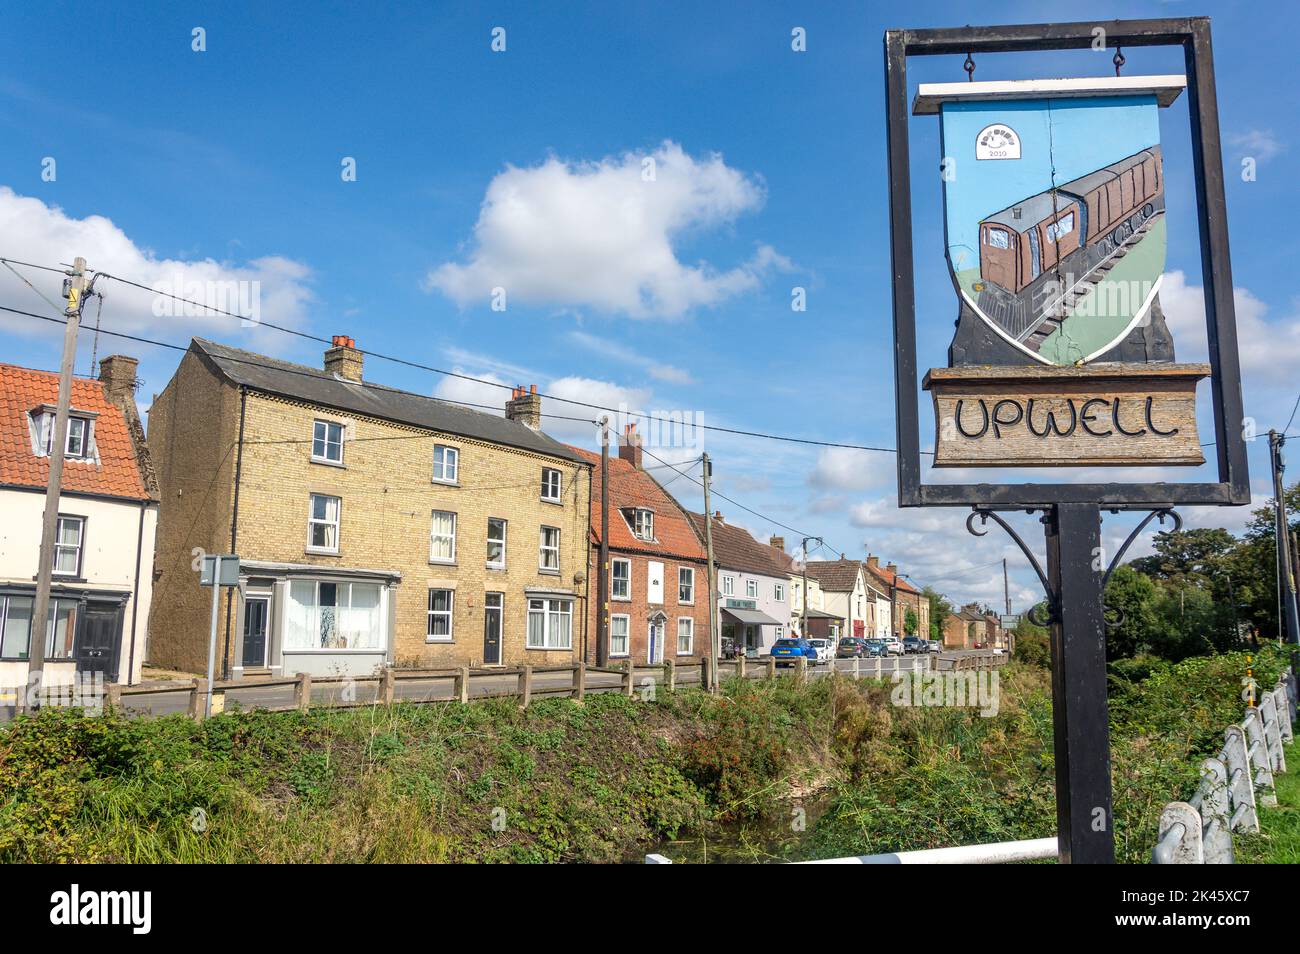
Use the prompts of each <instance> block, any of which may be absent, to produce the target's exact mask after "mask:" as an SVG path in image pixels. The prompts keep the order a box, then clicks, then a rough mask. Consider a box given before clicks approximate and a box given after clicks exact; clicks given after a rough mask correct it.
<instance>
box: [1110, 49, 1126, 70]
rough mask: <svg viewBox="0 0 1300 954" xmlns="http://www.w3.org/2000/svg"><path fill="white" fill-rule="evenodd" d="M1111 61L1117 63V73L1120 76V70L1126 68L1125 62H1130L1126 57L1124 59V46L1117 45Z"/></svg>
mask: <svg viewBox="0 0 1300 954" xmlns="http://www.w3.org/2000/svg"><path fill="white" fill-rule="evenodd" d="M1111 62H1112V63H1114V64H1115V75H1116V76H1119V71H1120V70H1122V69H1123V68H1124V64H1125V63H1127V62H1128V61H1127V60H1126V59H1124V48H1123V47H1119V46H1117V47H1115V55H1114V57H1112V58H1111Z"/></svg>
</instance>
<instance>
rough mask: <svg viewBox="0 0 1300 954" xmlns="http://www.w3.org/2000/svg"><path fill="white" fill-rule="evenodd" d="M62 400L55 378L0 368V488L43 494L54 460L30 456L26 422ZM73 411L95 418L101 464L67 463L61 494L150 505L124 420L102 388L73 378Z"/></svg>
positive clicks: (99, 385) (79, 461) (94, 381)
mask: <svg viewBox="0 0 1300 954" xmlns="http://www.w3.org/2000/svg"><path fill="white" fill-rule="evenodd" d="M58 399H59V376H58V375H57V374H52V373H50V372H48V371H32V370H31V369H29V368H20V367H17V366H15V365H12V364H0V485H8V486H11V487H13V486H17V487H39V488H40V489H42V490H44V489H45V487H46V484H47V482H48V480H49V476H50V460H49V458H48V457H38V456H37V455H36V454H35V453H33V452H32V439H31V432H30V430H29V429H28V424H27V421H28V415H29V414H30V413H31V411H32V410H33V409H34V408H38V407H41V406H42V405H46V404H48V405H50V406H51V407H52V406H54V404H55V403H57V402H58ZM72 409H73V411H88V412H93V413H94V414H96V415H97V416H96V417H95V424H94V435H95V447H96V448H97V449H98V451H99V460H98V462H94V461H82V460H66V461H65V462H64V465H63V489H64V490H65V491H68V492H71V493H87V494H103V495H106V496H110V497H128V498H130V499H133V500H148V499H149V494H148V492H147V491H146V490H145V485H144V481H143V479H142V478H141V476H140V467H139V464H138V463H137V461H136V456H135V445H134V443H133V442H132V441H131V434H130V431H129V430H128V428H127V423H126V417H125V416H124V415H123V414H122V411H121V410H120V409H119V408H118V407H117V406H116V405H114V404H112V403H111V402H110V401H109V400H108V398H107V397H106V396H105V395H104V387H103V385H102V384H100V383H99V382H98V381H96V380H94V379H91V378H73V379H72Z"/></svg>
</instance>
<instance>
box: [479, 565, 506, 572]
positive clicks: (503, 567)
mask: <svg viewBox="0 0 1300 954" xmlns="http://www.w3.org/2000/svg"><path fill="white" fill-rule="evenodd" d="M483 568H484V569H486V570H496V571H497V572H498V573H504V572H505V570H506V565H505V564H504V563H485V564H483Z"/></svg>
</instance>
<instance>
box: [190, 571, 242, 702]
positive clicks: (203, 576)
mask: <svg viewBox="0 0 1300 954" xmlns="http://www.w3.org/2000/svg"><path fill="white" fill-rule="evenodd" d="M199 585H200V586H210V587H212V622H211V624H210V629H209V631H208V689H207V692H206V694H205V698H204V702H203V715H204V717H205V718H206V717H207V716H210V715H212V679H213V675H214V673H215V670H216V666H217V598H218V597H219V596H220V595H221V588H222V587H223V586H238V585H239V557H238V556H235V555H233V554H227V555H225V556H215V555H205V556H204V557H203V561H202V563H201V565H200V567H199Z"/></svg>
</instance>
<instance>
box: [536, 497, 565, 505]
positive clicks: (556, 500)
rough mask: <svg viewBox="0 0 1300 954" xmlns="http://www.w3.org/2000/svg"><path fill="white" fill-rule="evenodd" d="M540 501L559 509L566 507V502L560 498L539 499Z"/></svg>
mask: <svg viewBox="0 0 1300 954" xmlns="http://www.w3.org/2000/svg"><path fill="white" fill-rule="evenodd" d="M538 499H539V500H540V501H541V502H542V503H548V504H555V506H557V507H563V506H564V501H563V500H561V499H560V498H559V497H539V498H538Z"/></svg>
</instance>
